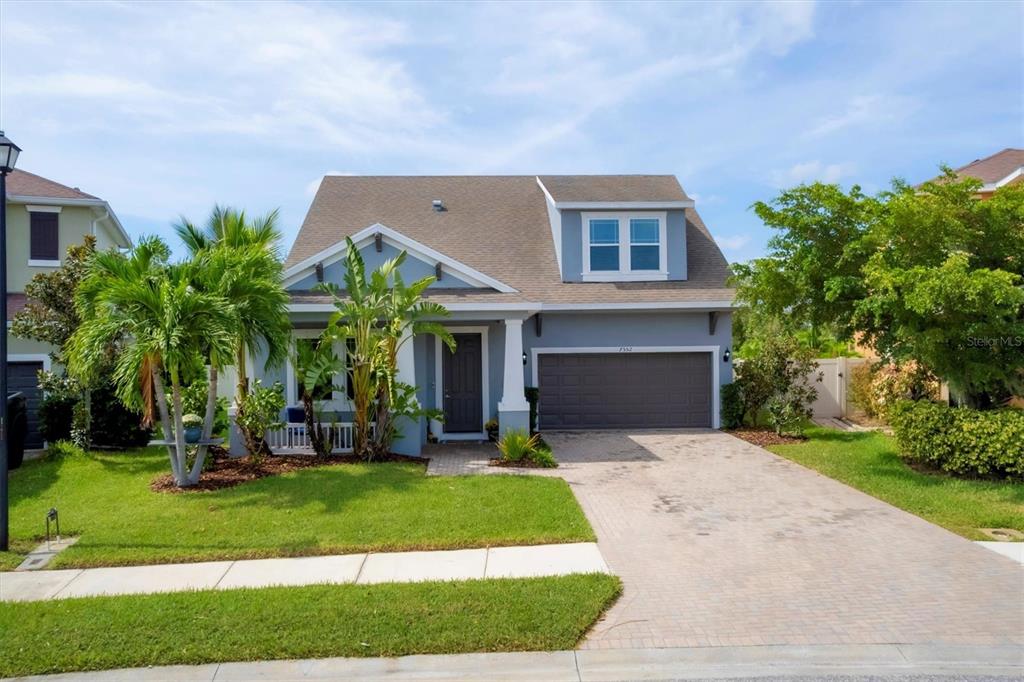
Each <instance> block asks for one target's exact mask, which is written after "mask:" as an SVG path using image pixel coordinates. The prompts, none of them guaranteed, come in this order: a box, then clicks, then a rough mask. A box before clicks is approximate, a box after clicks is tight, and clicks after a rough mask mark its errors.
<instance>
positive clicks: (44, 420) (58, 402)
mask: <svg viewBox="0 0 1024 682" xmlns="http://www.w3.org/2000/svg"><path fill="white" fill-rule="evenodd" d="M77 403H78V400H77V399H76V398H74V397H72V396H69V395H59V394H58V395H47V396H46V397H44V398H43V399H42V401H40V403H39V410H38V412H37V415H38V417H39V433H40V434H41V435H42V437H43V440H45V441H46V442H47V443H56V442H57V441H61V440H70V439H71V420H72V418H73V417H74V411H75V405H76V404H77Z"/></svg>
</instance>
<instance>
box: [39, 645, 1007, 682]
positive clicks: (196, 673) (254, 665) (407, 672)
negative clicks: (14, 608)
mask: <svg viewBox="0 0 1024 682" xmlns="http://www.w3.org/2000/svg"><path fill="white" fill-rule="evenodd" d="M1022 672H1024V651H1022V649H1021V648H1020V647H1017V646H979V647H957V646H953V647H950V646H945V645H937V644H936V645H906V644H867V645H819V646H740V647H699V648H685V649H616V650H607V651H597V650H589V651H555V652H523V653H500V654H496V653H490V654H457V655H446V656H403V657H400V658H325V659H308V660H295V661H262V662H251V663H220V664H217V663H211V664H208V665H198V666H166V667H156V668H133V669H124V670H105V671H98V672H90V673H67V674H63V675H47V676H39V677H29V678H19V679H24V680H40V681H45V682H98V681H99V680H105V681H106V680H109V681H111V682H118V681H120V680H123V681H124V682H127V681H128V680H131V681H132V682H135V681H138V682H155V681H157V680H161V681H163V680H175V681H176V682H229V681H232V682H233V681H236V680H237V681H242V680H245V681H248V680H267V681H272V682H293V681H295V682H298V681H300V680H301V681H308V680H356V679H357V680H361V681H363V682H365V681H370V680H386V681H389V682H395V681H398V680H410V681H411V680H430V681H431V682H442V681H448V682H452V681H455V680H531V681H532V680H546V681H549V682H589V681H590V680H594V681H595V682H596V681H598V680H669V679H671V680H683V679H728V678H752V677H760V676H765V675H770V676H772V677H776V678H778V677H813V678H815V679H821V678H826V677H829V678H831V677H833V676H846V675H850V676H858V677H862V676H863V677H871V678H873V679H875V678H877V677H883V676H885V677H888V676H911V675H912V676H915V677H917V676H925V675H937V676H993V677H994V676H1008V677H1011V678H1019V676H1020V675H1021V674H1022Z"/></svg>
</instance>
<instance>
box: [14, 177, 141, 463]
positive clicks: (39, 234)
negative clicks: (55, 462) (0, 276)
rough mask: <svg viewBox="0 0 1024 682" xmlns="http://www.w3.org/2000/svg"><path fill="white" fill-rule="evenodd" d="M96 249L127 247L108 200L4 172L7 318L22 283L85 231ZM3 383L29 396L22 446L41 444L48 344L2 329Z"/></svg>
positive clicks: (56, 260) (48, 267)
mask: <svg viewBox="0 0 1024 682" xmlns="http://www.w3.org/2000/svg"><path fill="white" fill-rule="evenodd" d="M88 234H91V235H93V236H95V237H96V245H97V248H99V249H107V248H110V247H122V248H127V247H129V246H131V240H130V239H129V238H128V235H127V234H126V233H125V231H124V228H123V227H121V223H120V222H119V221H118V219H117V216H116V215H115V214H114V211H113V210H112V209H111V208H110V205H109V204H108V203H107V202H106V201H104V200H103V199H100V198H99V197H95V196H93V195H91V194H86V193H85V192H83V191H81V190H79V189H78V188H77V187H68V186H67V185H62V184H60V183H59V182H54V181H53V180H48V179H47V178H44V177H42V176H39V175H36V174H34V173H29V172H27V171H23V170H14V171H13V172H11V174H10V175H8V176H7V291H8V294H7V302H6V303H7V320H8V326H9V325H10V320H11V319H12V318H13V317H14V315H15V314H16V313H17V312H18V311H19V310H21V309H22V308H23V307H24V306H25V293H24V292H25V285H26V284H27V283H28V282H29V280H31V279H32V277H33V276H35V275H36V274H37V273H40V272H48V271H52V270H53V269H55V268H57V267H60V264H61V261H62V259H63V258H64V254H65V253H66V252H67V250H68V247H70V246H71V245H73V244H79V243H81V242H82V240H83V238H84V237H85V235H88ZM7 344H8V345H7V361H8V387H9V390H11V391H22V392H24V393H25V395H26V397H27V399H28V412H29V434H28V440H27V442H26V447H30V448H31V447H40V446H41V445H42V439H41V438H40V436H39V431H38V428H37V426H38V423H37V420H36V408H37V407H38V404H39V399H40V397H41V394H40V391H39V387H38V383H37V379H36V374H37V372H38V371H39V370H40V369H49V368H50V356H49V353H50V351H51V350H53V349H52V348H51V347H50V346H49V345H48V344H45V343H40V342H37V341H30V340H27V339H20V338H18V337H15V336H12V335H11V334H10V333H9V329H8V334H7Z"/></svg>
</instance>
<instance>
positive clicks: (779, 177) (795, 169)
mask: <svg viewBox="0 0 1024 682" xmlns="http://www.w3.org/2000/svg"><path fill="white" fill-rule="evenodd" d="M853 171H854V167H853V164H850V163H830V164H823V163H822V162H821V161H804V162H802V163H796V164H793V165H792V166H790V167H789V168H787V169H785V170H775V171H772V174H771V184H772V186H774V187H780V188H782V187H791V186H793V185H803V184H808V183H812V182H826V183H834V182H839V180H841V179H842V178H844V177H847V176H849V175H850V174H851V173H852V172H853Z"/></svg>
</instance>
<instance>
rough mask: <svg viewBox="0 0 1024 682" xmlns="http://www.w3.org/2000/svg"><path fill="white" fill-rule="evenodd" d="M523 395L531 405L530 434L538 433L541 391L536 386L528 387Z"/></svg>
mask: <svg viewBox="0 0 1024 682" xmlns="http://www.w3.org/2000/svg"><path fill="white" fill-rule="evenodd" d="M523 393H524V394H525V395H526V402H527V403H529V405H530V433H537V401H538V400H539V399H540V389H539V388H537V387H536V386H527V387H526V388H525V389H524V390H523Z"/></svg>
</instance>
